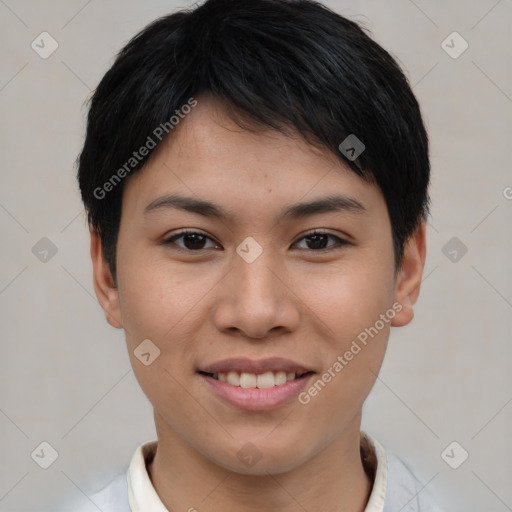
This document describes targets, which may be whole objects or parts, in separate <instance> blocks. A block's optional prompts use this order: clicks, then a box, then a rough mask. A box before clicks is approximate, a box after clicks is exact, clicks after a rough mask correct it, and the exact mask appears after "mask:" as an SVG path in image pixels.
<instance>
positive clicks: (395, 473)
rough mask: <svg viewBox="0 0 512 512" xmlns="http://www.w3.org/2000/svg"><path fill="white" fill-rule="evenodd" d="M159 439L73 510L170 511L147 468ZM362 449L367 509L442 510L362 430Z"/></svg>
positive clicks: (394, 511)
mask: <svg viewBox="0 0 512 512" xmlns="http://www.w3.org/2000/svg"><path fill="white" fill-rule="evenodd" d="M156 446H157V441H154V440H153V441H147V442H145V443H143V444H141V445H140V446H138V447H137V449H136V450H135V453H134V454H133V456H132V459H131V462H130V465H129V467H128V469H127V470H126V472H123V473H121V474H119V475H118V476H116V477H115V478H114V479H113V480H111V481H110V482H109V483H108V484H107V485H106V486H104V487H103V488H102V489H100V490H99V491H97V492H95V493H94V494H92V495H90V496H89V500H87V502H86V503H83V500H84V499H86V498H83V497H82V499H81V503H83V504H82V505H81V506H76V505H73V504H68V505H67V507H69V508H66V510H70V511H71V510H72V511H73V512H98V508H99V509H100V510H101V512H169V511H168V509H167V508H165V506H164V505H163V503H162V501H161V500H160V498H159V497H158V494H157V493H156V491H155V488H154V487H153V484H152V483H151V479H150V478H149V474H148V472H147V469H146V463H147V462H150V461H151V460H152V458H153V456H154V454H155V451H156ZM361 447H362V453H364V454H365V463H366V464H367V465H368V466H369V471H371V472H374V474H375V479H374V483H373V488H372V492H371V495H370V499H369V500H368V504H367V505H366V508H365V509H364V512H398V511H400V512H443V510H442V509H441V508H440V507H439V506H438V505H437V503H436V502H435V501H434V500H433V498H432V496H431V495H430V494H429V492H428V490H427V489H426V488H424V486H423V485H422V484H421V482H420V481H419V480H418V479H417V478H416V477H415V476H414V474H413V472H412V471H411V469H410V468H409V467H408V466H407V465H406V464H405V463H404V462H403V461H402V460H401V459H399V458H398V457H396V456H394V455H392V454H389V453H388V454H386V452H385V450H384V448H383V447H382V446H381V444H380V443H379V442H378V441H377V440H376V439H375V438H373V437H372V436H370V435H369V434H368V433H366V432H364V431H361ZM191 506H193V504H192V505H191Z"/></svg>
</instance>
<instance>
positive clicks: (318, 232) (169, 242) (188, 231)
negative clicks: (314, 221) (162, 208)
mask: <svg viewBox="0 0 512 512" xmlns="http://www.w3.org/2000/svg"><path fill="white" fill-rule="evenodd" d="M190 234H192V235H201V236H203V237H204V238H207V239H210V240H212V238H210V237H209V236H208V235H206V234H204V233H202V232H201V231H194V230H192V229H184V230H183V231H180V232H179V233H176V234H174V235H172V236H171V237H169V238H166V239H165V240H162V244H163V245H174V246H175V249H176V250H177V251H180V252H187V253H191V252H197V253H200V252H202V251H206V250H207V248H204V249H198V250H195V251H194V250H192V249H186V248H183V247H180V246H178V245H176V244H175V242H174V241H175V240H178V239H179V238H182V237H184V236H186V235H190ZM315 235H324V236H328V237H331V238H334V239H336V240H337V243H336V244H335V245H333V246H330V247H325V248H323V249H306V250H308V251H312V252H317V253H325V252H327V251H331V250H333V249H336V248H338V249H339V248H341V247H342V246H344V245H351V242H348V241H347V240H344V239H343V238H340V237H338V236H336V235H333V234H332V233H328V232H326V231H322V230H316V231H311V232H309V233H306V234H305V235H303V236H302V237H301V238H299V240H298V241H301V240H303V239H305V238H309V237H312V236H315ZM212 241H213V240H212ZM215 243H216V242H215Z"/></svg>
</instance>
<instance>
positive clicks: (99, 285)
mask: <svg viewBox="0 0 512 512" xmlns="http://www.w3.org/2000/svg"><path fill="white" fill-rule="evenodd" d="M89 231H90V235H91V260H92V266H93V281H94V290H95V292H96V297H97V298H98V301H99V303H100V305H101V307H102V308H103V311H104V312H105V318H106V319H107V322H108V323H109V324H110V325H111V326H112V327H116V328H117V329H122V328H123V324H122V322H121V311H120V307H119V292H118V290H117V288H116V287H115V284H114V279H113V278H112V273H111V272H110V268H109V266H108V263H107V262H106V261H105V257H104V255H103V247H102V245H101V240H100V237H99V235H98V233H97V232H96V231H95V230H94V229H93V228H92V227H91V228H90V230H89Z"/></svg>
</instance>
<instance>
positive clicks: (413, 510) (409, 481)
mask: <svg viewBox="0 0 512 512" xmlns="http://www.w3.org/2000/svg"><path fill="white" fill-rule="evenodd" d="M386 462H387V473H388V475H387V492H386V506H385V507H384V512H388V511H395V510H401V511H402V512H444V510H443V509H442V508H441V507H440V506H439V504H438V503H437V502H436V501H435V499H434V497H433V496H432V494H431V493H430V491H429V489H428V488H427V486H426V485H425V484H426V483H427V482H425V483H422V482H420V480H419V479H418V478H417V477H416V475H415V474H414V471H413V469H412V468H411V467H410V466H409V464H407V463H406V462H405V461H404V460H402V459H401V458H400V457H398V456H396V455H394V454H392V453H386Z"/></svg>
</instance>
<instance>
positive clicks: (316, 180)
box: [77, 0, 441, 512]
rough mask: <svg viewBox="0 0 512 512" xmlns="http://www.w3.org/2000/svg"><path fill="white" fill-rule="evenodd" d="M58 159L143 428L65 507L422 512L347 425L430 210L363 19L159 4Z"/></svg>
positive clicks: (409, 283) (371, 446)
mask: <svg viewBox="0 0 512 512" xmlns="http://www.w3.org/2000/svg"><path fill="white" fill-rule="evenodd" d="M77 164H78V180H79V186H80V191H81V196H82V199H83V202H84V204H85V208H86V211H87V215H88V224H89V228H90V237H91V245H90V248H91V258H92V263H93V280H94V289H95V292H96V295H97V298H98V300H99V302H100V304H101V306H102V308H103V309H104V312H105V316H106V320H107V321H108V323H109V324H111V325H112V326H114V327H116V328H119V329H123V330H124V331H125V335H126V343H127V349H128V352H129V356H130V361H131V364H132V367H133V371H134V374H135V376H136V379H137V381H138V383H139V384H140V386H141V388H142V390H143V392H144V394H145V395H146V397H147V398H148V400H149V401H150V402H151V404H152V406H153V411H154V421H155V427H156V434H157V439H156V440H148V442H146V443H143V444H142V445H140V446H138V447H137V449H136V450H135V453H134V454H133V457H132V459H131V462H130V464H129V467H128V468H127V469H126V471H123V472H122V473H120V474H119V475H117V476H116V478H115V479H113V480H111V481H110V482H107V483H105V484H104V485H103V486H102V488H101V489H100V490H98V491H95V493H94V494H92V495H89V496H87V499H84V497H83V496H82V497H81V502H85V503H84V504H83V509H80V510H84V511H85V510H97V509H98V508H99V509H100V510H102V511H103V512H110V511H116V512H124V511H130V510H131V511H133V512H136V511H143V510H144V511H154V512H163V511H167V510H169V511H170V510H173V511H177V510H184V511H189V512H193V511H208V512H220V511H222V512H229V511H231V510H237V511H255V510H266V511H273V510H275V511H279V512H295V511H304V510H308V511H311V512H312V511H316V510H332V511H335V510H336V511H342V510H343V511H347V512H362V511H366V512H377V511H380V512H391V511H393V512H396V511H398V510H401V511H403V512H406V511H422V512H426V511H440V510H441V508H440V506H439V504H437V503H436V500H435V499H434V497H433V493H431V492H430V491H429V489H428V487H427V486H425V485H424V484H423V483H422V482H420V480H419V479H418V478H417V477H416V476H415V473H414V470H413V469H411V468H410V466H409V465H408V464H407V463H405V462H404V461H403V460H402V459H400V458H399V457H397V456H395V455H393V454H392V453H389V452H387V451H386V450H385V449H384V447H383V446H382V445H381V444H380V443H379V441H378V440H377V439H376V438H375V437H373V436H372V435H371V434H370V433H368V432H365V431H364V430H361V419H362V407H363V404H364V402H365V399H366V398H367V396H368V394H369V393H370V391H371V389H372V387H373V385H374V383H375V381H376V378H377V375H378V372H379V370H380V368H381V365H382V362H383V359H384V356H385V352H386V347H387V342H388V338H389V336H390V332H391V327H400V326H404V325H406V324H408V323H409V322H410V321H411V320H412V318H413V314H414V311H413V307H414V304H415V303H416V301H417V298H418V295H419V290H420V283H421V278H422V273H423V268H424V263H425V256H426V234H425V233H426V227H425V226H426V221H427V219H428V215H429V205H430V198H429V193H428V187H429V182H430V163H429V140H428V135H427V132H426V129H425V126H424V122H423V119H422V114H421V110H420V106H419V104H418V102H417V99H416V98H415V96H414V94H413V92H412V89H411V87H410V85H409V82H408V80H407V78H406V77H405V75H404V73H403V71H402V69H401V67H400V66H399V64H398V63H397V62H396V60H395V59H394V58H393V57H392V56H391V55H390V54H389V53H388V52H387V51H386V50H385V49H383V48H382V47H381V46H380V45H379V44H377V43H376V42H375V41H374V40H373V39H372V37H371V34H370V33H369V31H367V30H366V29H365V28H364V27H363V26H361V25H360V24H358V23H356V22H355V21H352V20H349V19H348V18H346V17H343V16H341V15H340V14H337V13H335V12H333V11H332V10H330V9H329V8H327V7H326V6H324V5H322V4H320V3H318V2H315V1H312V0H237V1H232V0H207V1H205V2H203V3H201V4H199V5H195V6H194V7H192V8H188V9H184V10H181V11H177V12H175V13H173V14H170V15H167V16H164V17H162V18H159V19H157V20H155V21H154V22H152V23H151V24H150V25H148V26H147V27H146V28H144V29H143V30H142V31H141V32H140V33H139V34H137V35H136V36H135V37H134V38H133V39H132V40H130V41H129V42H128V43H127V44H126V46H125V47H124V48H123V49H122V50H121V51H120V53H119V54H118V55H117V57H116V60H115V62H114V64H113V65H112V67H111V68H110V69H109V70H108V72H107V73H106V74H105V76H104V77H103V79H102V80H101V82H100V84H99V86H98V87H97V89H96V90H95V92H94V94H93V96H92V98H91V103H90V107H89V113H88V121H87V132H86V137H85V142H84V145H83V148H82V150H81V153H80V155H79V158H78V160H77Z"/></svg>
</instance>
